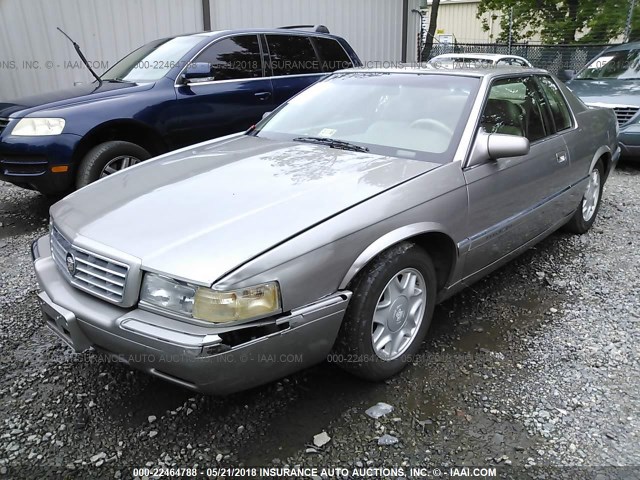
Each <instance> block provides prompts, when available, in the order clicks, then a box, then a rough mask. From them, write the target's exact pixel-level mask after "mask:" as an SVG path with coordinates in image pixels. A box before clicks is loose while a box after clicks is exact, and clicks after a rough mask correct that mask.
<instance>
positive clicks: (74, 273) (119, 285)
mask: <svg viewBox="0 0 640 480" xmlns="http://www.w3.org/2000/svg"><path fill="white" fill-rule="evenodd" d="M50 241H51V255H52V256H53V260H54V262H55V263H56V266H57V267H58V270H59V271H60V272H61V273H62V275H63V276H64V277H65V278H66V279H67V281H68V282H70V283H71V284H72V285H73V286H75V287H77V288H79V289H81V290H84V291H85V292H88V293H91V294H93V295H95V296H97V297H101V298H103V299H105V300H108V301H110V302H112V303H122V300H123V298H124V293H125V289H126V284H127V275H128V273H129V266H128V265H125V264H124V263H120V262H116V261H114V260H111V259H108V258H106V257H103V256H102V255H97V254H95V253H91V252H88V251H86V250H84V249H81V248H78V247H76V246H74V245H72V244H71V242H70V241H69V240H67V239H66V238H65V237H64V236H63V235H62V234H61V233H60V231H59V230H58V229H57V228H56V227H55V226H52V227H51V237H50ZM70 258H72V259H73V262H72V265H73V268H72V269H70V268H69V266H68V264H67V260H68V259H70Z"/></svg>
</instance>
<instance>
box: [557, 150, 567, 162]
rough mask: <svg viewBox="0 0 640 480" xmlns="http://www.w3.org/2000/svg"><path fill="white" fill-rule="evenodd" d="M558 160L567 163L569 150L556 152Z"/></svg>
mask: <svg viewBox="0 0 640 480" xmlns="http://www.w3.org/2000/svg"><path fill="white" fill-rule="evenodd" d="M556 161H557V162H558V163H560V164H562V163H565V162H566V161H567V152H558V153H556Z"/></svg>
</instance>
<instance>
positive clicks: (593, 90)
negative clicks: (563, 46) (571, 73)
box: [566, 79, 640, 107]
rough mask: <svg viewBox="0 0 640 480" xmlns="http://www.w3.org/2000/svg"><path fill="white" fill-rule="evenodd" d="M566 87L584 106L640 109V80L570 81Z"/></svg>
mask: <svg viewBox="0 0 640 480" xmlns="http://www.w3.org/2000/svg"><path fill="white" fill-rule="evenodd" d="M566 85H567V87H569V88H570V89H571V91H572V92H573V93H574V94H576V95H577V96H578V97H580V99H581V100H582V101H583V102H584V103H586V104H603V105H612V106H614V105H630V106H635V107H640V80H616V79H603V80H572V81H570V82H567V84H566Z"/></svg>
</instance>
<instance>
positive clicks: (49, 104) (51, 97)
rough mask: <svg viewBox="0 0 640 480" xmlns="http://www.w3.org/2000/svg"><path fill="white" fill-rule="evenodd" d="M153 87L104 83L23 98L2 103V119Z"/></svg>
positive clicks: (151, 85)
mask: <svg viewBox="0 0 640 480" xmlns="http://www.w3.org/2000/svg"><path fill="white" fill-rule="evenodd" d="M153 85H154V84H153V83H146V84H140V85H138V84H135V83H115V82H114V83H110V82H103V83H102V85H98V84H97V83H96V82H94V83H89V84H86V85H77V86H75V87H72V88H67V89H64V90H56V91H54V92H47V93H42V94H39V95H32V96H28V97H23V98H19V99H17V100H13V101H8V102H4V101H0V117H1V118H8V117H16V118H18V117H24V116H25V115H28V114H30V113H34V112H38V111H41V110H48V109H50V108H61V107H66V106H69V105H73V104H76V103H83V102H88V101H93V100H97V99H100V98H106V97H112V96H116V95H122V94H129V93H133V92H137V91H141V90H148V89H149V88H151V87H153Z"/></svg>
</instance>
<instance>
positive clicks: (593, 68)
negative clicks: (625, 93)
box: [576, 49, 640, 80]
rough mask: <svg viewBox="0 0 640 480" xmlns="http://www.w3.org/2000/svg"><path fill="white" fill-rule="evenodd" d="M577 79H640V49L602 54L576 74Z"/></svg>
mask: <svg viewBox="0 0 640 480" xmlns="http://www.w3.org/2000/svg"><path fill="white" fill-rule="evenodd" d="M576 78H577V79H579V80H580V79H582V80H585V79H597V78H616V79H619V80H638V79H640V50H639V49H632V50H618V51H615V52H607V53H604V54H603V55H600V56H599V57H598V58H596V59H595V60H594V61H593V62H591V63H590V64H589V65H587V66H586V67H585V68H584V69H582V70H581V71H580V73H578V75H576Z"/></svg>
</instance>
